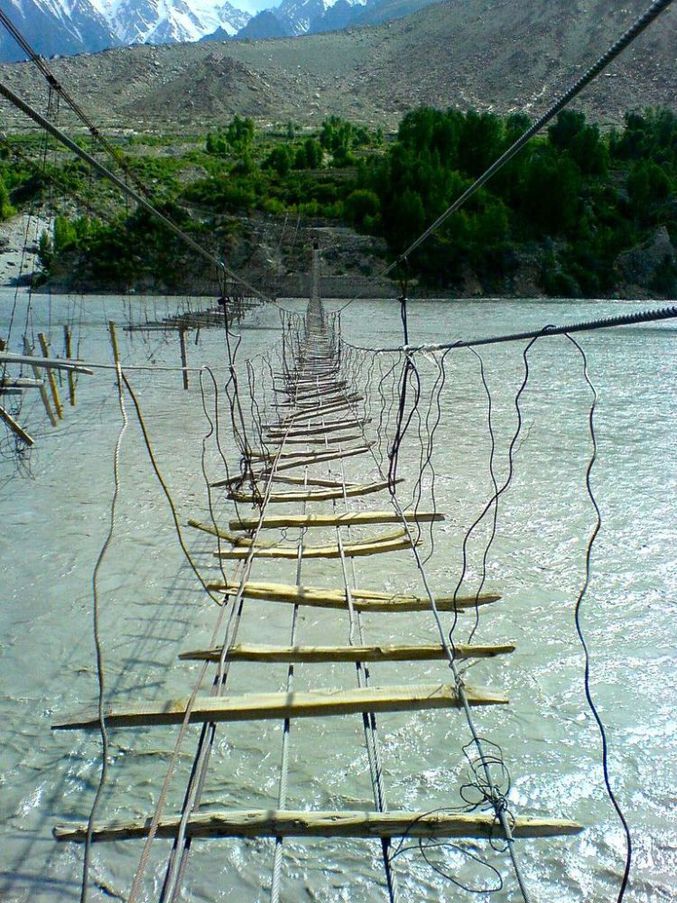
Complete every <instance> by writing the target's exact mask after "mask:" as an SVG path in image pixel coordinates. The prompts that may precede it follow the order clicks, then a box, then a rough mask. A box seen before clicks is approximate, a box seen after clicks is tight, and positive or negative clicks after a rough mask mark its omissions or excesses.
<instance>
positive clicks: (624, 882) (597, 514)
mask: <svg viewBox="0 0 677 903" xmlns="http://www.w3.org/2000/svg"><path fill="white" fill-rule="evenodd" d="M566 338H567V339H568V340H569V341H570V342H571V343H572V345H573V346H574V348H575V349H576V350H577V351H578V353H579V355H580V356H581V359H582V363H583V378H584V379H585V382H586V383H587V385H588V388H589V389H590V393H591V396H592V397H591V402H590V410H589V413H588V429H589V434H590V443H591V446H592V449H591V453H590V459H589V461H588V466H587V468H586V471H585V487H586V490H587V493H588V498H589V499H590V504H591V505H592V507H593V510H594V524H593V528H592V531H591V533H590V536H589V538H588V542H587V546H586V549H585V577H584V580H583V584H582V585H581V588H580V590H579V592H578V598H577V599H576V605H575V608H574V621H575V625H576V633H577V634H578V638H579V640H580V643H581V646H582V648H583V655H584V658H585V669H584V676H583V684H584V688H585V698H586V700H587V703H588V707H589V709H590V712H591V713H592V716H593V718H594V719H595V723H596V725H597V729H598V731H599V736H600V742H601V744H602V771H603V774H604V786H605V788H606V793H607V796H608V798H609V801H610V802H611V805H612V806H613V808H614V810H615V812H616V815H617V816H618V820H619V822H620V823H621V827H622V829H623V834H624V837H625V862H624V866H623V875H622V878H621V883H620V887H619V889H618V896H617V898H616V900H617V903H622V901H623V898H624V897H625V893H626V891H627V889H628V884H629V881H630V869H631V867H632V856H633V846H632V834H631V832H630V826H629V824H628V821H627V819H626V817H625V814H624V812H623V810H622V808H621V805H620V803H619V802H618V799H617V797H616V794H615V793H614V790H613V788H612V786H611V775H610V772H609V741H608V739H607V734H606V728H605V726H604V722H603V721H602V717H601V715H600V714H599V710H598V708H597V706H596V704H595V701H594V699H593V695H592V689H591V687H590V669H591V664H592V662H591V655H590V648H589V646H588V642H587V640H586V638H585V634H584V631H583V625H582V621H581V617H582V613H583V602H584V600H585V598H586V596H587V593H588V589H589V586H590V578H591V571H592V554H593V548H594V545H595V541H596V539H597V536H598V534H599V532H600V530H601V529H602V512H601V511H600V508H599V505H598V504H597V499H596V498H595V493H594V491H593V488H592V471H593V468H594V466H595V463H596V461H597V436H596V432H595V411H596V407H597V390H596V389H595V387H594V385H593V383H592V381H591V379H590V374H589V371H588V359H587V356H586V354H585V351H584V350H583V348H582V347H581V346H580V345H579V343H578V342H577V341H576V339H574V338H572V337H571V336H570V335H567V336H566Z"/></svg>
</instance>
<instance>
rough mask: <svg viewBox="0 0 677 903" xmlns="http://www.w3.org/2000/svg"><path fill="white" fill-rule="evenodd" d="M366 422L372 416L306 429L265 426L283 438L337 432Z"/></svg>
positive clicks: (271, 432) (273, 434)
mask: <svg viewBox="0 0 677 903" xmlns="http://www.w3.org/2000/svg"><path fill="white" fill-rule="evenodd" d="M365 423H371V417H363V418H359V417H358V418H357V419H355V418H352V419H351V420H340V421H333V422H331V423H323V424H320V425H318V426H309V427H306V428H305V429H294V428H293V427H288V428H287V429H285V428H284V427H281V426H279V425H277V424H275V425H273V424H269V425H268V426H266V427H265V429H266V431H267V432H268V433H269V434H270V435H271V436H275V437H277V438H282V436H289V437H291V438H295V437H297V436H317V435H322V434H323V433H335V432H340V431H341V430H348V429H353V427H356V426H361V425H363V424H365Z"/></svg>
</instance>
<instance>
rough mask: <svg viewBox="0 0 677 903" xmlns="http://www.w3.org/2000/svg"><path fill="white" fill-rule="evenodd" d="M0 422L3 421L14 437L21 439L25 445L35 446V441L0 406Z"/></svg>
mask: <svg viewBox="0 0 677 903" xmlns="http://www.w3.org/2000/svg"><path fill="white" fill-rule="evenodd" d="M0 420H2V421H4V423H6V424H7V426H8V427H9V428H10V430H11V431H12V432H13V433H14V435H15V436H16V437H17V438H18V439H21V441H22V442H24V443H25V444H26V445H29V446H30V445H35V439H33V437H32V436H29V434H28V433H27V432H26V430H25V429H24V428H23V427H22V426H21V425H20V424H19V423H17V421H16V420H15V419H14V418H13V417H12V415H11V414H10V413H9V411H6V410H5V409H4V408H3V407H2V406H0Z"/></svg>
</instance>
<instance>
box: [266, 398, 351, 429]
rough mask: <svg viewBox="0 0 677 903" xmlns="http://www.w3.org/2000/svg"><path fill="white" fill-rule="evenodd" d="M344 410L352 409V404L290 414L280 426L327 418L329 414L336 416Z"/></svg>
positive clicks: (334, 405) (347, 403) (345, 403)
mask: <svg viewBox="0 0 677 903" xmlns="http://www.w3.org/2000/svg"><path fill="white" fill-rule="evenodd" d="M346 408H350V409H351V410H352V408H353V402H350V401H343V402H340V403H339V404H333V405H331V406H329V407H326V408H318V409H317V410H310V411H299V412H298V413H296V414H290V415H289V416H288V417H286V418H285V419H284V420H281V421H280V423H281V425H283V426H285V425H287V424H290V423H292V424H296V423H299V422H301V421H305V420H314V419H315V418H316V417H328V416H329V415H330V414H337V413H339V412H340V411H345V410H346Z"/></svg>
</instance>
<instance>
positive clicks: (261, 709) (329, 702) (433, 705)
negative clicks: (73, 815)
mask: <svg viewBox="0 0 677 903" xmlns="http://www.w3.org/2000/svg"><path fill="white" fill-rule="evenodd" d="M465 694H466V697H467V700H468V703H469V704H470V705H472V706H476V705H507V703H508V698H507V697H506V696H504V695H502V694H501V693H496V692H494V691H493V690H485V689H475V688H473V687H468V686H466V687H465ZM188 701H189V699H188V698H185V699H168V700H166V701H165V702H161V703H150V704H147V705H140V706H129V707H128V708H121V709H116V710H108V712H106V713H105V719H106V726H107V727H109V728H114V727H141V726H145V725H156V724H181V723H182V722H183V719H184V716H185V714H186V710H187V707H188ZM460 704H461V703H460V699H459V697H458V693H457V692H456V687H455V686H453V685H452V684H440V683H437V684H412V685H409V686H390V687H361V688H359V689H356V690H333V689H328V690H325V689H322V690H314V691H313V692H312V693H286V692H282V693H245V694H242V695H241V696H233V695H227V696H198V697H197V698H196V699H195V701H194V704H193V707H192V710H191V713H190V723H191V724H201V723H204V722H209V723H212V722H217V721H260V720H263V721H266V720H271V719H284V718H320V717H325V716H335V715H352V714H356V713H361V712H412V711H420V710H423V709H448V708H458V707H459V706H460ZM77 729H84V730H98V729H99V718H98V715H97V714H95V713H85V714H83V715H81V716H80V717H77V718H74V719H72V720H69V721H62V722H58V723H57V724H53V725H52V730H77Z"/></svg>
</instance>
